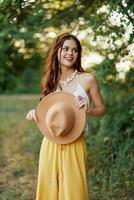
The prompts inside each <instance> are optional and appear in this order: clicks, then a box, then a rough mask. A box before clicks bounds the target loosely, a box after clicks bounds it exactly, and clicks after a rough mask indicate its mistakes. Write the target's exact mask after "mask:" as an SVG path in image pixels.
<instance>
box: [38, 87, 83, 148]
mask: <svg viewBox="0 0 134 200" xmlns="http://www.w3.org/2000/svg"><path fill="white" fill-rule="evenodd" d="M36 114H37V119H38V122H37V126H38V128H39V129H40V131H41V132H42V134H43V135H44V136H45V137H46V138H48V139H49V140H52V141H53V142H55V143H57V144H67V143H71V142H73V141H74V140H76V139H77V138H79V137H80V135H81V134H82V132H83V130H84V128H85V122H86V113H85V110H84V109H83V108H81V109H78V108H77V107H76V105H75V97H74V96H73V95H72V94H70V93H67V92H63V91H60V92H53V93H50V94H48V95H47V96H46V97H44V98H43V99H42V100H41V101H40V103H39V104H38V106H37V110H36Z"/></svg>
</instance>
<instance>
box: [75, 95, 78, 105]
mask: <svg viewBox="0 0 134 200" xmlns="http://www.w3.org/2000/svg"><path fill="white" fill-rule="evenodd" d="M78 104H79V100H78V96H76V97H75V105H76V107H78Z"/></svg>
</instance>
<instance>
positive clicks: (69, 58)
mask: <svg viewBox="0 0 134 200" xmlns="http://www.w3.org/2000/svg"><path fill="white" fill-rule="evenodd" d="M65 59H66V60H68V61H73V58H72V57H65Z"/></svg>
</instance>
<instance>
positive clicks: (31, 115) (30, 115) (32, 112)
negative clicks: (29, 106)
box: [26, 109, 37, 122]
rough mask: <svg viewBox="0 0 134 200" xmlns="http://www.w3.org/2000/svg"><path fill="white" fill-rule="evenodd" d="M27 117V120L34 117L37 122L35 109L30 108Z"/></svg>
mask: <svg viewBox="0 0 134 200" xmlns="http://www.w3.org/2000/svg"><path fill="white" fill-rule="evenodd" d="M26 119H27V120H33V119H34V121H35V122H37V116H36V112H35V109H33V110H30V111H29V112H28V114H27V115H26Z"/></svg>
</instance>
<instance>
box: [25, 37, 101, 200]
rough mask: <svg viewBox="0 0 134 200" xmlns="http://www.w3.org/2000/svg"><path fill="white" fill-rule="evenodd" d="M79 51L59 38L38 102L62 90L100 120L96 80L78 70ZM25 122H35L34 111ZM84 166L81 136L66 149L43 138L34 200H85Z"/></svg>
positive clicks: (77, 44)
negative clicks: (57, 168)
mask: <svg viewBox="0 0 134 200" xmlns="http://www.w3.org/2000/svg"><path fill="white" fill-rule="evenodd" d="M81 51H82V49H81V45H80V42H79V40H78V39H77V38H76V37H75V36H73V35H71V34H68V33H65V34H62V35H60V36H59V37H58V38H57V39H56V40H55V42H54V44H53V47H52V49H51V51H50V54H49V57H48V60H47V62H46V66H45V67H44V75H43V78H42V97H41V99H42V98H43V97H44V96H46V95H48V94H49V93H51V92H54V91H56V90H63V91H65V92H69V93H71V94H73V95H74V96H75V100H76V106H77V107H78V109H80V108H82V107H84V109H85V111H86V114H87V115H90V116H94V117H99V116H101V115H103V114H104V112H105V106H104V104H103V101H102V97H101V94H100V90H99V86H98V83H97V80H96V78H95V76H94V75H93V74H91V73H85V72H84V70H83V68H82V67H81ZM91 104H92V105H93V106H92V108H91ZM26 118H27V119H29V120H31V119H34V120H35V121H36V122H37V120H38V119H37V117H36V113H35V110H31V111H29V113H28V114H27V116H26ZM61 147H64V148H61ZM64 149H65V150H64ZM61 151H62V165H60V164H59V163H58V164H59V165H58V167H59V173H58V174H57V171H56V169H55V166H57V162H59V161H57V159H56V157H57V156H59V155H61ZM86 162H87V157H86V144H85V139H84V135H83V134H82V135H81V136H80V137H79V138H78V139H77V140H75V141H74V142H72V143H70V144H67V145H58V144H56V143H54V142H52V141H50V140H48V139H46V138H45V137H44V138H43V142H42V146H41V151H40V161H39V174H38V186H37V196H36V200H58V199H60V200H75V199H77V200H87V199H88V189H87V188H88V187H87V176H86ZM50 180H53V181H50Z"/></svg>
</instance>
